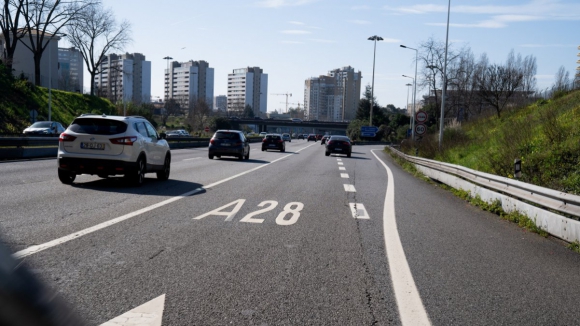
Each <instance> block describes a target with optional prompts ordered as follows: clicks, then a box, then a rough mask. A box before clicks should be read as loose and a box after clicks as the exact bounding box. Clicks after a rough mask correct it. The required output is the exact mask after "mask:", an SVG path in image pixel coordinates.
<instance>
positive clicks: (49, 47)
mask: <svg viewBox="0 0 580 326" xmlns="http://www.w3.org/2000/svg"><path fill="white" fill-rule="evenodd" d="M55 36H57V37H58V36H59V35H58V34H57V33H54V34H52V35H51V36H50V38H49V39H48V121H52V56H51V53H52V49H51V48H52V46H51V44H52V39H53V38H54V37H55ZM60 36H66V34H60ZM58 40H60V38H58V39H57V41H58ZM57 48H58V47H57ZM57 51H58V50H57Z"/></svg>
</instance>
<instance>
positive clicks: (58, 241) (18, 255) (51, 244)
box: [13, 145, 312, 259]
mask: <svg viewBox="0 0 580 326" xmlns="http://www.w3.org/2000/svg"><path fill="white" fill-rule="evenodd" d="M310 146H312V145H310ZM310 146H306V147H304V148H301V149H299V150H297V151H296V152H295V153H298V152H300V151H302V150H304V149H306V148H308V147H310ZM292 155H294V153H292V154H288V155H285V156H282V157H280V158H278V159H276V160H274V161H272V162H270V163H266V164H263V165H260V166H257V167H255V168H252V169H249V170H248V171H245V172H242V173H238V174H236V175H234V176H231V177H229V178H225V179H223V180H220V181H217V182H214V183H212V184H209V185H206V186H203V187H201V188H197V189H195V190H191V191H188V192H186V193H183V194H181V195H179V196H176V197H173V198H169V199H166V200H164V201H162V202H159V203H157V204H153V205H151V206H147V207H145V208H142V209H140V210H137V211H134V212H131V213H129V214H125V215H123V216H119V217H117V218H114V219H112V220H109V221H106V222H103V223H100V224H97V225H95V226H91V227H89V228H86V229H84V230H81V231H78V232H75V233H72V234H69V235H66V236H64V237H61V238H58V239H55V240H52V241H49V242H45V243H43V244H39V245H35V246H31V247H28V248H26V249H23V250H20V251H18V252H15V253H14V254H13V256H14V258H17V259H19V258H23V257H26V256H30V255H32V254H35V253H37V252H41V251H44V250H46V249H49V248H52V247H56V246H58V245H61V244H63V243H65V242H69V241H71V240H74V239H77V238H80V237H82V236H84V235H87V234H90V233H93V232H95V231H98V230H101V229H104V228H106V227H109V226H111V225H115V224H117V223H119V222H122V221H125V220H128V219H130V218H132V217H135V216H138V215H141V214H143V213H146V212H149V211H152V210H154V209H156V208H159V207H162V206H165V205H168V204H171V203H173V202H175V201H178V200H180V199H183V198H185V197H189V196H192V195H195V194H197V193H198V192H201V191H203V190H204V189H208V188H212V187H215V186H217V185H220V184H222V183H224V182H228V181H230V180H233V179H236V178H238V177H241V176H243V175H246V174H248V173H251V172H254V171H256V170H259V169H261V168H263V167H266V166H268V165H270V164H274V163H276V162H278V161H280V160H283V159H285V158H288V157H290V156H292Z"/></svg>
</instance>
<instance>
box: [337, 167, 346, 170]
mask: <svg viewBox="0 0 580 326" xmlns="http://www.w3.org/2000/svg"><path fill="white" fill-rule="evenodd" d="M338 170H340V171H346V168H345V167H344V166H341V167H339V168H338Z"/></svg>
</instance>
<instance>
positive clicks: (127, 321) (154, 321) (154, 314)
mask: <svg viewBox="0 0 580 326" xmlns="http://www.w3.org/2000/svg"><path fill="white" fill-rule="evenodd" d="M163 308H165V294H163V295H160V296H158V297H157V298H155V299H153V300H151V301H149V302H147V303H144V304H142V305H140V306H139V307H137V308H134V309H133V310H130V311H127V312H126V313H124V314H122V315H121V316H118V317H115V318H113V319H111V320H109V321H108V322H106V323H104V324H101V325H100V326H134V325H143V326H161V320H162V319H163Z"/></svg>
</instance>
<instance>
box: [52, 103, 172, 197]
mask: <svg viewBox="0 0 580 326" xmlns="http://www.w3.org/2000/svg"><path fill="white" fill-rule="evenodd" d="M165 138H166V137H165V134H164V133H161V134H158V133H157V131H156V130H155V128H154V127H153V125H151V123H149V121H147V119H145V118H143V117H137V116H131V117H121V116H106V115H104V114H103V115H102V116H100V115H82V116H80V117H77V118H76V119H75V120H74V121H73V122H72V123H71V124H70V126H69V127H68V128H67V129H66V130H65V131H64V132H63V133H62V134H60V137H59V139H58V157H57V158H58V160H57V161H58V178H59V179H60V181H61V182H62V183H64V184H71V183H72V182H73V181H74V180H75V177H76V175H77V174H96V175H98V176H99V177H101V178H106V177H108V176H110V175H124V176H125V178H126V179H127V180H128V181H130V182H131V183H132V184H134V185H137V186H141V185H142V184H143V181H144V179H145V173H148V172H157V178H158V179H159V180H167V179H168V178H169V171H170V165H171V152H170V150H169V144H167V141H166V140H165Z"/></svg>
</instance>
